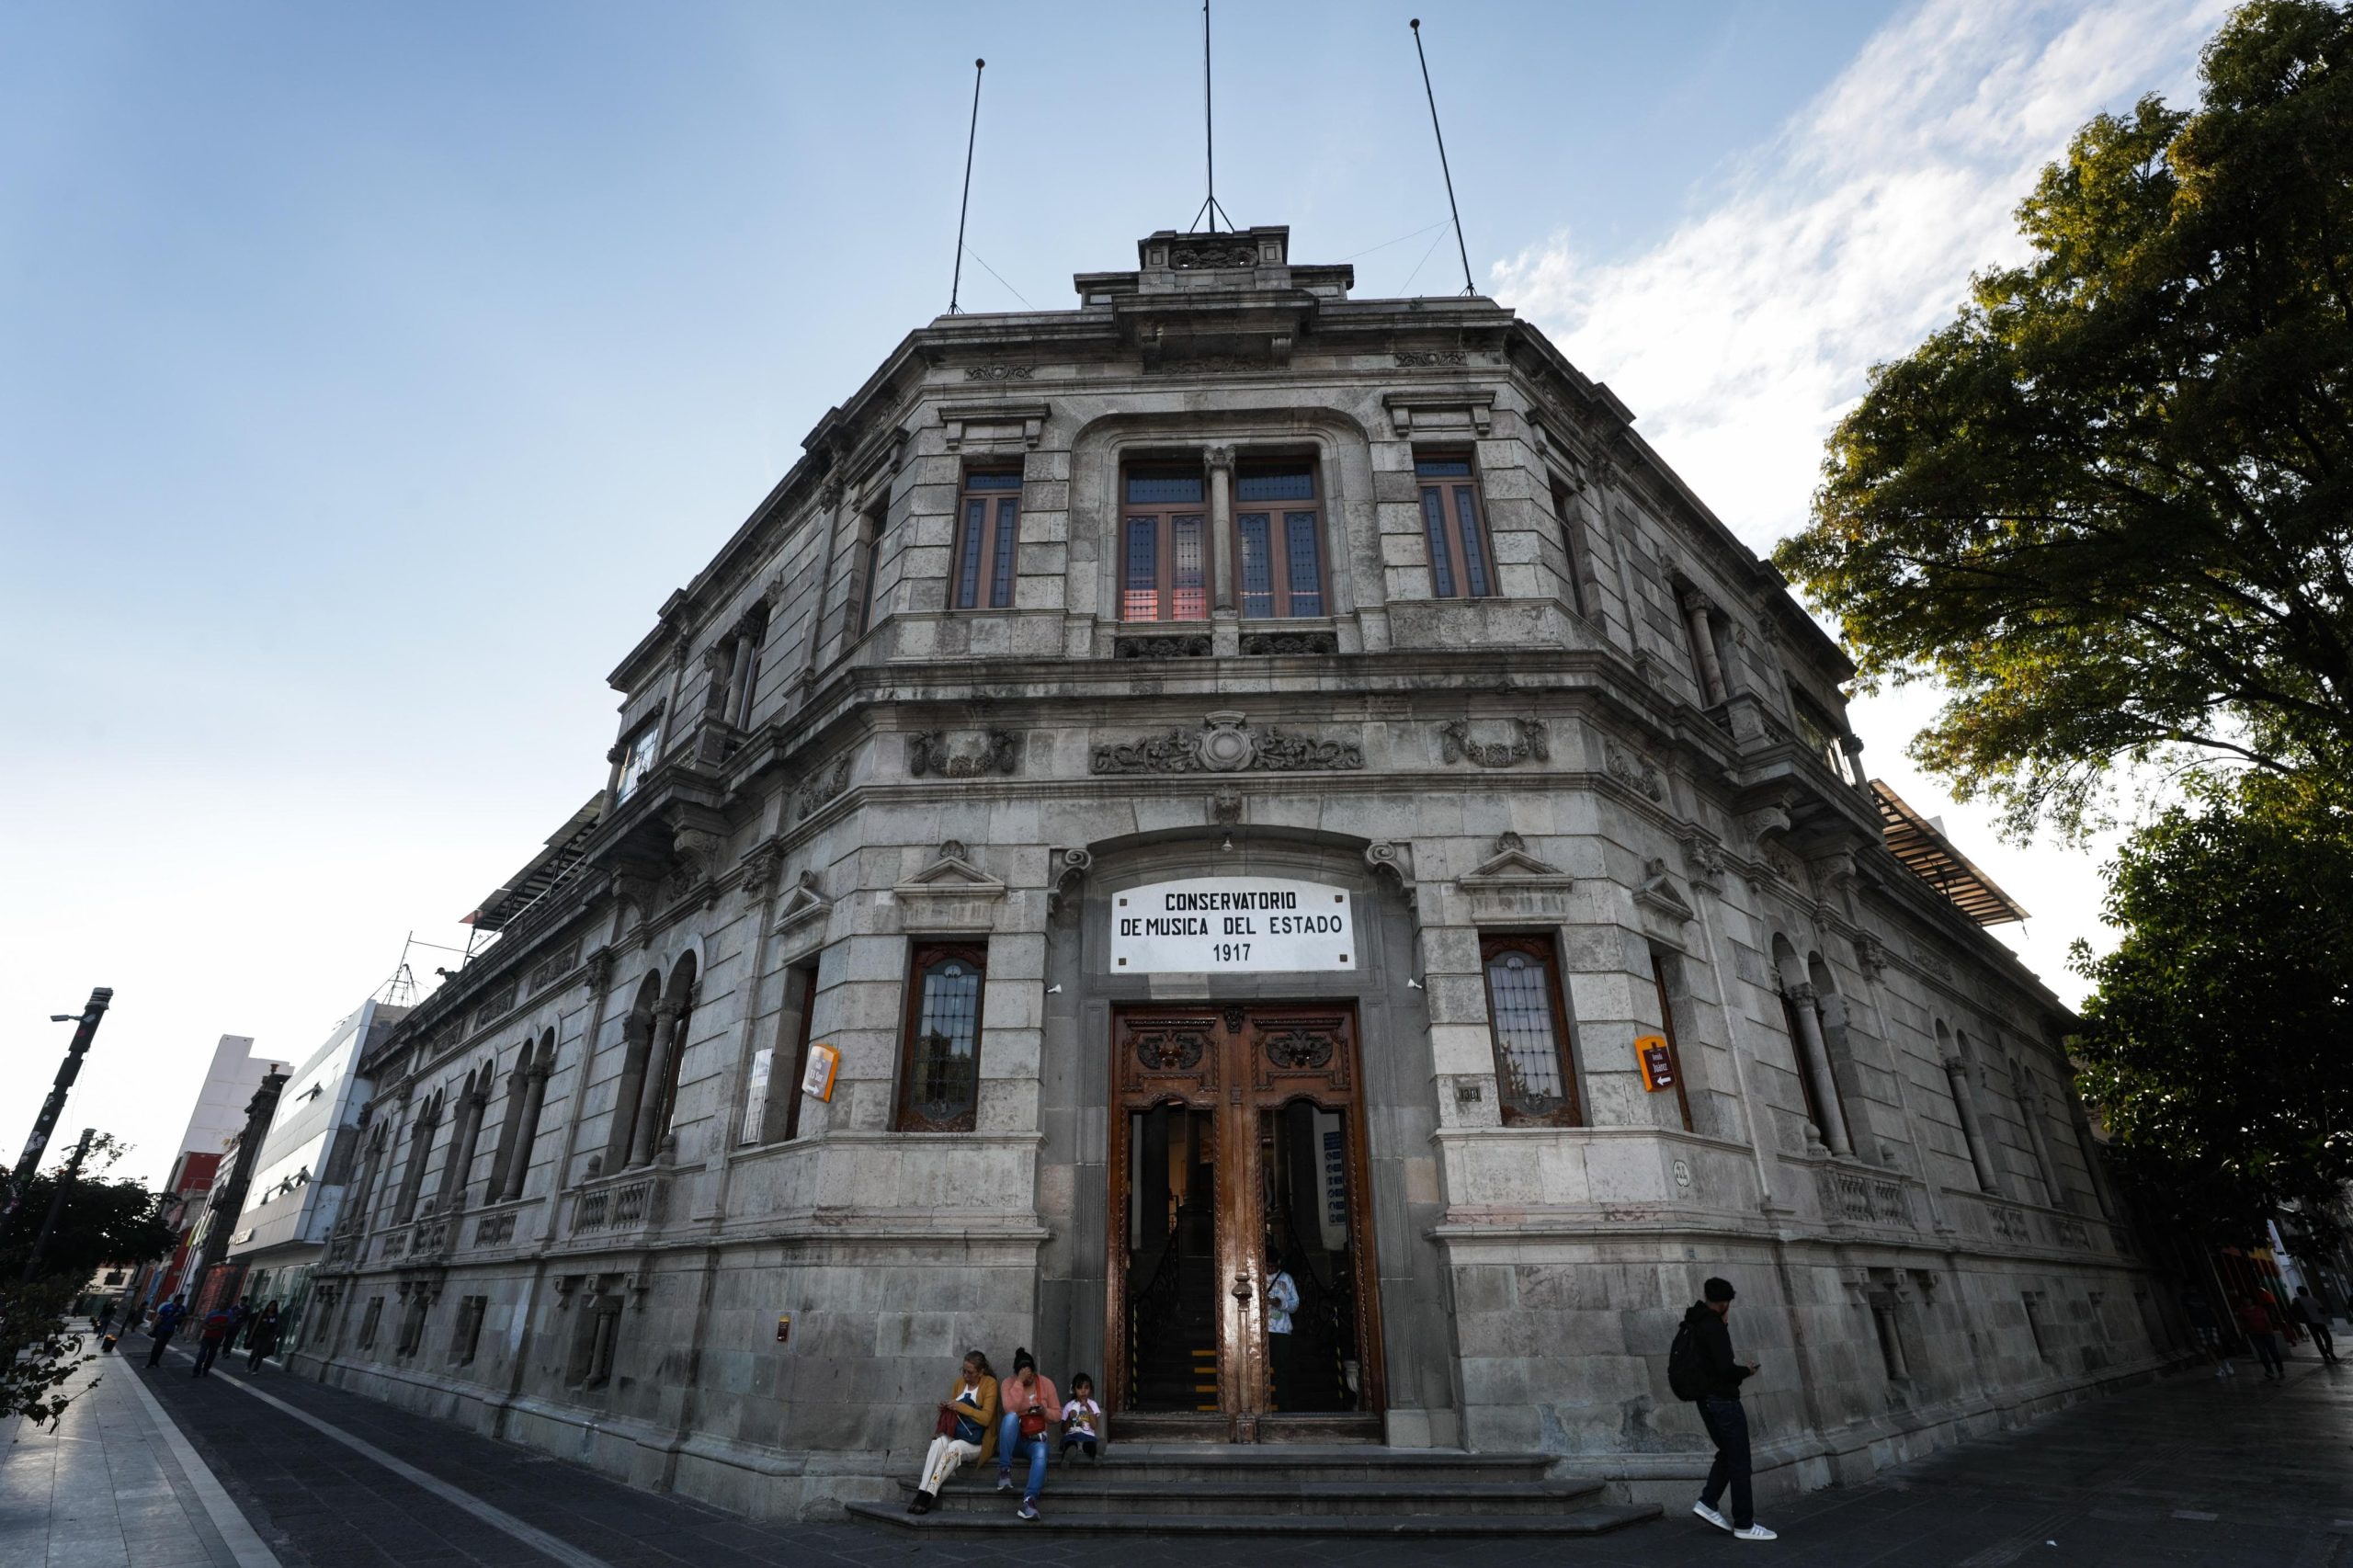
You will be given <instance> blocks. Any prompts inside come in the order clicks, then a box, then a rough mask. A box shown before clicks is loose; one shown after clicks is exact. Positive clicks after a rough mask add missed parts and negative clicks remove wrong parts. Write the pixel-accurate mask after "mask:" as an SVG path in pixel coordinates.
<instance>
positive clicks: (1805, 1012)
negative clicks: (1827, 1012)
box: [1789, 982, 1855, 1154]
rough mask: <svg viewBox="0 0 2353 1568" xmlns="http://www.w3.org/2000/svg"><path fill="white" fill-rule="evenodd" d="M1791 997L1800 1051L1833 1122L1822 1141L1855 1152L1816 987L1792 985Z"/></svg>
mask: <svg viewBox="0 0 2353 1568" xmlns="http://www.w3.org/2000/svg"><path fill="white" fill-rule="evenodd" d="M1789 998H1790V1004H1791V1006H1790V1011H1791V1012H1793V1013H1795V1014H1796V1015H1797V1016H1798V1054H1799V1055H1801V1056H1802V1057H1804V1058H1805V1061H1804V1062H1802V1066H1803V1067H1804V1069H1805V1074H1806V1079H1807V1081H1808V1082H1810V1083H1811V1084H1813V1097H1814V1099H1815V1100H1816V1101H1817V1102H1819V1103H1820V1105H1821V1107H1822V1119H1823V1120H1824V1121H1826V1122H1828V1123H1829V1124H1830V1125H1829V1126H1827V1127H1825V1128H1824V1129H1822V1141H1823V1142H1824V1143H1827V1144H1829V1145H1830V1152H1831V1153H1834V1154H1852V1153H1854V1152H1855V1147H1854V1145H1853V1144H1852V1143H1851V1142H1848V1141H1847V1116H1846V1113H1845V1111H1843V1110H1842V1109H1840V1108H1839V1104H1838V1080H1837V1079H1836V1077H1835V1076H1834V1075H1833V1074H1831V1071H1830V1048H1829V1047H1828V1046H1826V1045H1824V1043H1823V1040H1822V1015H1821V1014H1819V1013H1817V1012H1815V1011H1814V1006H1813V1004H1814V990H1813V985H1811V984H1810V983H1804V982H1801V983H1798V984H1796V985H1792V986H1790V989H1789Z"/></svg>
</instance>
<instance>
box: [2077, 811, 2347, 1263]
mask: <svg viewBox="0 0 2353 1568" xmlns="http://www.w3.org/2000/svg"><path fill="white" fill-rule="evenodd" d="M2104 915H2105V917H2106V919H2107V920H2108V921H2109V924H2111V925H2114V926H2120V927H2121V928H2122V930H2123V932H2124V935H2123V939H2122V940H2121V941H2120V943H2119V944H2118V946H2117V948H2116V949H2115V950H2114V951H2113V952H2110V953H2109V954H2107V955H2106V956H2105V957H2100V958H2094V957H2093V956H2092V955H2091V952H2090V950H2089V949H2088V948H2087V947H2086V946H2085V945H2084V944H2083V943H2080V942H2079V943H2077V944H2076V949H2075V960H2074V967H2075V970H2076V971H2077V972H2078V973H2080V974H2082V975H2083V976H2084V977H2085V978H2086V979H2087V980H2089V981H2091V982H2093V983H2095V984H2096V985H2097V987H2098V990H2097V994H2094V995H2093V997H2092V998H2091V1000H2090V1001H2088V1002H2087V1003H2086V1004H2085V1006H2084V1027H2083V1031H2082V1033H2081V1034H2080V1035H2079V1036H2078V1037H2077V1038H2076V1039H2075V1041H2074V1042H2073V1051H2074V1054H2075V1060H2076V1062H2077V1067H2078V1071H2079V1074H2080V1075H2081V1081H2082V1085H2083V1088H2084V1093H2085V1097H2086V1099H2088V1100H2089V1101H2091V1102H2092V1104H2093V1105H2095V1106H2097V1108H2099V1110H2100V1111H2101V1112H2102V1114H2103V1115H2104V1116H2105V1117H2106V1118H2107V1120H2108V1124H2109V1132H2110V1134H2111V1136H2112V1137H2113V1139H2114V1140H2115V1147H2116V1150H2117V1151H2118V1153H2120V1155H2121V1156H2122V1157H2121V1159H2120V1162H2119V1164H2120V1175H2121V1176H2124V1177H2125V1178H2126V1179H2127V1180H2128V1181H2129V1182H2130V1184H2131V1186H2132V1187H2134V1189H2135V1191H2136V1193H2137V1194H2138V1195H2139V1196H2140V1197H2141V1198H2142V1199H2143V1201H2144V1202H2147V1203H2150V1204H2151V1205H2153V1206H2154V1208H2156V1209H2157V1210H2160V1211H2161V1212H2162V1213H2164V1214H2165V1217H2168V1218H2172V1219H2176V1220H2179V1221H2186V1222H2188V1223H2190V1224H2192V1225H2193V1226H2195V1227H2197V1228H2199V1229H2202V1230H2208V1231H2226V1230H2229V1229H2231V1228H2233V1227H2234V1226H2237V1227H2245V1226H2248V1225H2251V1224H2252V1223H2253V1222H2254V1221H2256V1220H2257V1219H2259V1217H2260V1216H2261V1215H2262V1214H2264V1213H2265V1212H2266V1211H2268V1210H2272V1209H2275V1208H2279V1207H2280V1206H2282V1205H2285V1204H2289V1203H2300V1204H2302V1205H2304V1206H2305V1208H2306V1210H2307V1211H2308V1212H2310V1213H2313V1214H2314V1215H2323V1214H2325V1213H2326V1212H2327V1211H2328V1210H2330V1209H2332V1208H2333V1207H2334V1206H2335V1204H2336V1199H2337V1195H2338V1193H2339V1192H2340V1191H2341V1190H2342V1188H2343V1186H2344V1184H2345V1183H2347V1182H2348V1181H2353V1052H2348V1051H2346V1050H2345V1048H2344V1042H2345V1040H2346V1039H2347V1028H2348V1027H2353V818H2349V817H2348V816H2347V814H2346V813H2345V812H2341V811H2339V810H2336V809H2335V808H2333V807H2331V806H2330V805H2328V804H2327V803H2325V801H2314V800H2313V799H2311V798H2309V797H2301V798H2300V797H2297V796H2294V795H2293V794H2291V793H2290V791H2288V790H2282V789H2279V788H2277V787H2266V786H2263V785H2261V784H2257V785H2256V786H2254V787H2252V788H2248V789H2243V790H2236V791H2232V792H2229V793H2227V794H2218V795H2216V796H2215V797H2214V798H2210V799H2207V800H2203V801H2198V802H2195V803H2193V804H2191V805H2188V806H2183V807H2179V808H2177V809H2175V810H2173V811H2171V812H2167V813H2166V814H2165V816H2164V817H2163V818H2162V819H2160V820H2159V821H2157V822H2156V823H2154V824H2152V825H2151V826H2149V827H2147V828H2144V829H2143V830H2142V831H2141V832H2140V833H2138V834H2136V835H2134V836H2133V839H2132V841H2131V843H2130V844H2129V845H2128V846H2126V847H2125V849H2124V851H2123V852H2122V854H2121V855H2120V857H2119V859H2118V861H2117V864H2116V866H2115V867H2114V868H2113V869H2111V871H2110V873H2109V896H2108V903H2107V907H2106V909H2105V911H2104Z"/></svg>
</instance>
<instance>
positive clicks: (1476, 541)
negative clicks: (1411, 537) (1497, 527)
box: [1414, 452, 1495, 599]
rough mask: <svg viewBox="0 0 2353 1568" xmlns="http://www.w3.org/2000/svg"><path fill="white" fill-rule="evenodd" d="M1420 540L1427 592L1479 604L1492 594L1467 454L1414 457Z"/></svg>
mask: <svg viewBox="0 0 2353 1568" xmlns="http://www.w3.org/2000/svg"><path fill="white" fill-rule="evenodd" d="M1414 478H1415V480H1416V481H1417V482H1418V483H1420V485H1421V491H1422V537H1423V539H1424V540H1426V541H1427V544H1428V545H1429V551H1430V592H1431V593H1432V594H1434V595H1436V596H1437V597H1439V598H1442V599H1456V598H1461V599H1483V598H1485V597H1487V596H1489V595H1490V594H1493V593H1494V592H1495V568H1494V565H1493V562H1494V560H1495V557H1494V556H1493V554H1491V553H1490V552H1489V551H1488V549H1487V523H1486V517H1485V516H1484V515H1483V511H1482V510H1481V507H1480V505H1479V478H1478V475H1477V473H1476V472H1474V471H1473V469H1472V464H1471V454H1470V453H1468V452H1416V453H1415V454H1414Z"/></svg>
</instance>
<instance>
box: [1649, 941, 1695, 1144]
mask: <svg viewBox="0 0 2353 1568" xmlns="http://www.w3.org/2000/svg"><path fill="white" fill-rule="evenodd" d="M1670 968H1671V969H1672V970H1673V971H1674V981H1675V983H1674V987H1673V990H1672V991H1670V990H1669V988H1668V979H1667V977H1668V971H1669V970H1670ZM1651 983H1652V984H1653V985H1654V986H1656V987H1657V988H1658V1017H1659V1033H1660V1034H1661V1035H1663V1036H1664V1037H1665V1040H1666V1062H1667V1066H1668V1067H1669V1068H1671V1069H1672V1070H1673V1071H1674V1074H1675V1105H1676V1108H1677V1109H1678V1110H1680V1111H1681V1112H1682V1113H1683V1131H1686V1132H1688V1131H1691V1130H1692V1129H1691V1095H1690V1091H1689V1090H1688V1089H1686V1088H1685V1087H1684V1084H1683V1047H1682V1045H1681V1043H1680V1042H1678V1041H1677V1040H1676V1038H1675V995H1676V994H1679V993H1680V992H1681V991H1682V989H1683V971H1682V960H1680V959H1679V958H1676V957H1674V956H1673V955H1671V954H1666V953H1662V952H1660V951H1659V950H1658V949H1656V948H1653V949H1651Z"/></svg>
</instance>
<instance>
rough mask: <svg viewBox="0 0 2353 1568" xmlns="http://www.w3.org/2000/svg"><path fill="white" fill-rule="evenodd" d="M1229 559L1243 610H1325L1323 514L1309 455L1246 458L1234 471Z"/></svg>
mask: <svg viewBox="0 0 2353 1568" xmlns="http://www.w3.org/2000/svg"><path fill="white" fill-rule="evenodd" d="M1233 562H1234V572H1235V576H1236V579H1237V586H1238V587H1239V588H1240V590H1241V592H1240V599H1241V605H1242V613H1243V614H1244V615H1245V616H1248V617H1254V618H1260V619H1298V618H1301V617H1312V616H1320V615H1323V614H1324V613H1326V612H1325V610H1324V514H1323V509H1322V508H1321V507H1320V506H1317V504H1316V494H1315V460H1313V458H1288V459H1282V460H1259V461H1252V462H1245V463H1244V464H1242V465H1241V466H1240V467H1239V468H1238V469H1237V470H1236V471H1235V472H1234V475H1233Z"/></svg>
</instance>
